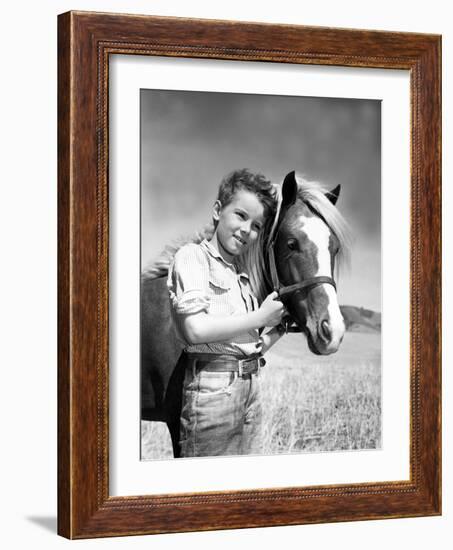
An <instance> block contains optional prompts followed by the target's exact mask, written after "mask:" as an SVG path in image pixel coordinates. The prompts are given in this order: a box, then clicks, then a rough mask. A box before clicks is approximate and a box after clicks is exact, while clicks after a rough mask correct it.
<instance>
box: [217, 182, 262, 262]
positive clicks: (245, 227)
mask: <svg viewBox="0 0 453 550" xmlns="http://www.w3.org/2000/svg"><path fill="white" fill-rule="evenodd" d="M213 217H214V219H215V220H216V221H217V222H218V224H217V228H216V231H215V233H214V236H213V239H212V244H213V245H214V246H215V247H216V248H217V250H218V251H219V252H220V254H221V255H222V257H223V258H224V259H225V260H227V261H230V262H231V260H232V259H233V258H234V257H235V256H237V255H239V254H243V253H244V252H245V251H246V250H247V248H248V246H249V245H250V244H251V243H252V242H253V241H254V240H255V239H256V238H257V237H258V234H259V232H260V230H261V229H262V227H263V225H264V206H263V205H262V204H261V202H260V200H259V199H258V197H257V196H256V195H255V194H254V193H252V192H250V191H246V190H244V189H241V190H240V191H238V192H237V193H236V194H235V195H234V197H233V199H232V201H231V202H230V203H229V204H227V205H226V206H222V205H221V203H220V202H219V201H216V203H215V205H214V212H213Z"/></svg>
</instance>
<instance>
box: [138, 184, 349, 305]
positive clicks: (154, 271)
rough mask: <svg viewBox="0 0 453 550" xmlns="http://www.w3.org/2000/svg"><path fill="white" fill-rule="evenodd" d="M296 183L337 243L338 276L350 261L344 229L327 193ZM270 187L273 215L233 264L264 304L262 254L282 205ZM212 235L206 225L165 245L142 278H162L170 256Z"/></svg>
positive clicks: (266, 287)
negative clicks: (275, 206)
mask: <svg viewBox="0 0 453 550" xmlns="http://www.w3.org/2000/svg"><path fill="white" fill-rule="evenodd" d="M296 181H297V185H298V196H299V198H300V199H302V200H303V201H304V202H305V203H307V204H308V205H309V206H310V207H311V208H312V210H314V211H315V212H316V213H317V214H318V215H319V216H321V217H322V218H323V219H324V221H325V222H326V223H327V225H328V226H329V228H330V230H331V231H332V232H333V233H334V234H335V235H336V237H337V239H338V241H339V245H340V249H339V251H338V254H337V258H336V272H337V276H338V275H339V272H340V271H341V270H342V269H343V268H344V267H346V266H348V265H349V261H350V249H351V237H350V230H349V228H348V225H347V224H346V222H345V220H344V218H343V217H342V216H341V214H340V213H339V211H338V210H337V209H336V208H335V206H334V205H333V204H332V203H331V202H330V201H329V199H328V198H327V197H326V195H325V193H327V192H328V191H327V190H326V189H325V188H323V186H322V185H321V184H320V183H318V182H314V181H308V180H306V179H304V178H302V177H301V176H299V175H296ZM273 187H274V192H275V197H276V199H277V204H278V207H277V212H276V215H275V216H274V218H273V219H269V220H268V222H267V223H266V225H265V227H264V229H263V231H261V232H260V234H259V236H258V238H257V239H256V240H255V241H254V242H253V243H252V245H251V246H250V247H249V249H248V250H247V252H246V253H245V254H244V255H242V256H240V257H238V258H237V259H236V260H235V264H236V266H237V267H238V269H239V270H243V271H245V272H246V273H247V274H248V276H249V278H250V284H251V286H252V290H253V292H254V294H255V296H256V297H257V298H258V301H259V303H261V302H262V301H263V300H264V298H265V297H266V296H267V295H268V294H269V292H270V290H271V289H272V281H271V279H270V274H269V273H268V269H267V266H266V259H265V255H264V254H263V250H265V249H267V246H268V243H269V242H270V241H271V239H272V237H273V235H274V234H275V231H276V229H277V223H278V218H279V214H280V208H281V203H282V191H281V189H282V188H281V185H279V184H273ZM213 234H214V224H213V223H210V224H208V225H205V226H204V227H203V228H202V229H201V230H199V231H196V232H195V233H194V234H193V235H190V236H189V237H181V238H179V239H176V240H175V241H173V242H172V243H169V244H168V245H167V246H166V247H165V249H164V250H163V252H162V253H161V254H160V255H159V256H158V257H157V259H156V260H154V261H153V262H151V263H150V264H149V265H148V266H147V267H146V268H145V269H144V270H143V273H142V278H144V279H157V278H159V277H164V276H166V275H167V274H168V270H169V268H170V265H171V262H172V260H173V257H174V255H175V254H176V252H177V251H178V250H179V249H180V248H181V247H182V246H183V245H184V244H187V243H196V244H198V243H200V242H201V241H202V240H203V239H207V240H210V239H211V238H212V236H213Z"/></svg>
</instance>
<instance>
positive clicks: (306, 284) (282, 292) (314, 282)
mask: <svg viewBox="0 0 453 550" xmlns="http://www.w3.org/2000/svg"><path fill="white" fill-rule="evenodd" d="M325 283H327V284H329V285H332V286H333V287H334V289H335V290H336V289H337V285H336V284H335V281H334V280H333V279H332V277H327V276H324V275H320V276H319V277H311V278H310V279H305V281H301V282H300V283H295V284H294V285H289V286H283V287H280V288H276V289H275V290H276V291H277V293H278V297H279V298H280V299H281V300H284V299H285V298H287V297H288V296H289V295H291V294H293V293H294V292H298V291H300V290H308V289H311V288H314V287H315V286H318V285H322V284H325Z"/></svg>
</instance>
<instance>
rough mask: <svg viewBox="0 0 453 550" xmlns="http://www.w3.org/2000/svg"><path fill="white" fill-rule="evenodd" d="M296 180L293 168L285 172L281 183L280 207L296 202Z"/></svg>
mask: <svg viewBox="0 0 453 550" xmlns="http://www.w3.org/2000/svg"><path fill="white" fill-rule="evenodd" d="M296 198H297V181H296V172H294V170H293V171H292V172H290V173H289V174H286V176H285V179H284V180H283V185H282V207H284V208H287V207H288V206H291V205H292V204H294V203H295V202H296Z"/></svg>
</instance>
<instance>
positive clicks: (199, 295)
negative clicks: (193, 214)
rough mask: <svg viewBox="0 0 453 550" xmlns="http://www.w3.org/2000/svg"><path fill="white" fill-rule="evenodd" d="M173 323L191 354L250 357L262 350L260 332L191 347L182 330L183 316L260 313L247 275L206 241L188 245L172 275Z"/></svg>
mask: <svg viewBox="0 0 453 550" xmlns="http://www.w3.org/2000/svg"><path fill="white" fill-rule="evenodd" d="M167 286H168V290H169V294H170V303H171V306H172V307H171V310H172V315H173V320H174V322H175V326H176V329H177V334H178V338H179V339H180V340H181V341H182V342H183V344H184V346H185V347H184V349H185V351H187V352H188V353H225V354H232V355H237V356H244V355H246V356H249V355H252V354H256V353H259V352H260V351H261V348H262V345H263V343H262V340H261V339H260V335H259V331H258V329H251V330H249V331H248V332H245V333H244V334H241V335H239V336H236V337H234V338H232V339H231V340H227V341H223V342H214V343H210V344H194V345H191V344H189V343H188V342H187V341H186V340H185V338H184V335H183V331H182V328H181V316H182V315H188V314H192V313H199V312H201V311H205V312H206V313H208V314H209V315H215V316H221V317H224V316H228V315H242V314H244V313H250V312H251V311H254V310H256V309H258V300H257V299H256V297H255V296H254V294H253V292H252V289H251V287H250V281H249V277H248V275H247V274H246V273H244V272H241V273H238V272H237V270H236V267H235V266H234V265H233V264H230V263H228V262H227V261H226V260H224V259H223V258H222V256H221V255H220V253H219V252H218V251H217V250H216V249H215V248H214V247H213V246H212V244H210V243H209V242H208V241H207V240H206V239H205V240H204V241H202V242H201V243H200V244H195V243H190V244H186V245H184V246H183V247H182V248H180V249H179V250H178V252H177V253H176V255H175V257H174V260H173V263H172V265H171V267H170V271H169V273H168V280H167Z"/></svg>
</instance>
